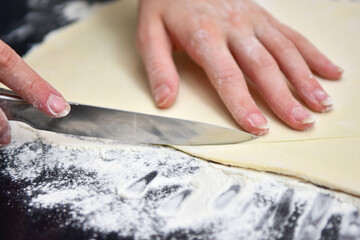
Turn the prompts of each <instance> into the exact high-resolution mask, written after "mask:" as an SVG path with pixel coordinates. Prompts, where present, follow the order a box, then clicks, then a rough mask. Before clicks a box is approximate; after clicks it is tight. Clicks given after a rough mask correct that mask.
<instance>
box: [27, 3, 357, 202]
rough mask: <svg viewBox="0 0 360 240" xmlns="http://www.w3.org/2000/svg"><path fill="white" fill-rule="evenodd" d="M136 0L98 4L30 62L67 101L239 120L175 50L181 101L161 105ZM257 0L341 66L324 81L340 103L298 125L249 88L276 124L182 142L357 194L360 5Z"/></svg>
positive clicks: (195, 151) (207, 154)
mask: <svg viewBox="0 0 360 240" xmlns="http://www.w3.org/2000/svg"><path fill="white" fill-rule="evenodd" d="M136 2H137V1H134V0H124V1H116V2H114V3H111V4H109V5H106V6H103V7H100V8H99V9H97V10H96V11H95V12H94V13H93V14H92V15H91V16H90V17H88V18H87V19H85V20H83V21H80V22H78V23H75V24H73V25H71V26H69V27H66V28H64V29H62V30H60V31H58V32H56V33H55V34H52V35H51V36H49V37H48V38H47V39H46V40H45V41H44V42H43V43H42V44H41V45H39V46H38V47H36V48H35V49H34V50H33V51H31V52H30V53H29V54H28V55H27V56H26V61H27V62H28V63H29V64H30V65H31V66H32V67H33V68H34V69H36V71H38V72H39V73H40V74H41V75H42V76H43V77H44V78H45V79H47V80H48V81H49V82H50V83H52V84H53V85H54V86H55V87H56V88H57V89H58V90H59V91H60V92H62V93H63V95H64V96H65V97H66V98H67V100H69V101H73V102H79V103H85V104H92V105H98V106H105V107H112V108H118V109H124V110H131V111H138V112H144V113H150V114H158V115H163V116H170V117H178V118H184V119H190V120H197V121H203V122H208V123H213V124H218V125H222V126H227V127H233V128H237V127H238V126H237V125H236V123H235V122H234V121H233V119H232V118H231V116H230V114H229V113H228V112H227V110H226V109H225V107H224V105H223V104H222V102H221V100H220V99H219V97H218V96H217V93H216V92H215V91H214V89H213V88H212V86H211V85H210V83H209V81H208V80H207V78H206V76H205V74H204V72H203V71H202V70H201V69H200V68H199V67H197V66H196V65H195V64H194V63H193V62H192V61H191V60H190V59H189V58H188V57H186V55H185V54H176V55H175V56H174V57H175V59H176V62H177V66H178V71H179V74H180V76H181V87H180V92H179V97H178V99H177V101H176V103H175V105H174V106H173V107H172V108H171V109H168V110H159V109H157V108H156V107H155V105H154V103H153V100H152V98H151V96H150V90H149V86H148V83H147V79H146V75H145V72H144V69H143V66H142V63H141V60H140V57H139V55H138V53H137V50H136V46H135V31H136ZM259 2H260V4H263V5H264V6H265V7H266V8H267V9H268V10H269V11H270V12H272V13H273V14H274V15H275V16H277V17H278V18H279V19H280V20H281V21H283V22H285V23H287V24H288V25H290V26H292V27H294V28H295V29H298V30H299V31H300V32H302V33H303V34H304V35H305V36H307V37H308V38H310V39H311V41H312V42H314V43H315V45H317V46H318V47H319V48H320V49H321V50H322V51H323V52H324V53H326V54H327V55H328V56H329V57H330V58H331V59H333V60H334V61H335V62H336V63H337V64H339V65H340V66H343V68H344V69H345V73H344V76H343V79H342V80H341V81H338V82H336V81H327V80H323V79H320V82H321V84H322V85H323V87H324V88H325V89H326V90H327V91H328V92H329V94H330V95H331V96H333V98H334V99H335V109H334V110H333V111H332V112H331V113H326V114H316V113H314V115H315V117H316V119H317V124H316V127H315V128H314V129H313V130H311V131H308V132H298V131H294V130H291V129H289V128H288V127H287V126H285V125H284V124H283V123H281V122H280V121H279V120H278V119H277V118H276V117H275V116H274V115H273V114H272V113H271V111H270V110H269V109H268V108H267V106H266V105H265V104H264V102H263V100H262V99H261V98H260V97H259V96H258V95H257V94H256V91H252V93H253V95H254V97H255V98H256V101H257V103H258V105H259V106H260V107H261V109H262V110H263V111H264V113H265V114H266V116H267V118H268V120H269V122H270V124H271V133H270V134H268V135H267V136H264V137H260V138H258V139H257V140H255V141H251V142H247V143H242V144H236V145H226V146H203V147H176V148H178V149H179V150H182V151H185V152H187V153H189V154H192V155H195V156H198V157H201V158H204V159H207V160H212V161H215V162H220V163H223V164H227V165H234V166H240V167H246V168H253V169H258V170H264V171H272V172H278V173H282V174H287V175H291V176H295V177H299V178H302V179H306V180H308V181H311V182H313V183H315V184H319V185H323V186H326V187H330V188H333V189H337V190H342V191H345V192H348V193H351V194H354V195H358V196H360V174H359V171H360V127H359V126H360V101H359V100H358V95H359V92H360V68H359V66H360V44H359V42H360V3H359V2H350V1H345V0H344V1H328V0H317V1H313V0H303V1H297V0H286V1H285V0H261V1H259ZM219 64H221V63H219ZM190 106H191V107H190Z"/></svg>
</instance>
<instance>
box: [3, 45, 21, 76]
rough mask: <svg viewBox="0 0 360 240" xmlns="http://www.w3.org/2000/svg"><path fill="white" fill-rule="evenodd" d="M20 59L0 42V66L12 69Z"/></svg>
mask: <svg viewBox="0 0 360 240" xmlns="http://www.w3.org/2000/svg"><path fill="white" fill-rule="evenodd" d="M19 61H20V57H19V56H18V55H17V54H16V53H15V52H14V51H13V50H12V49H11V48H10V47H9V46H7V45H6V44H4V43H2V42H0V67H1V68H3V69H5V70H8V69H12V68H13V67H14V66H16V64H17V63H18V62H19Z"/></svg>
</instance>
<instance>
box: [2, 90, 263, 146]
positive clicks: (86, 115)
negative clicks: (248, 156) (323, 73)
mask: <svg viewBox="0 0 360 240" xmlns="http://www.w3.org/2000/svg"><path fill="white" fill-rule="evenodd" d="M70 106H71V111H70V113H69V114H68V115H67V116H65V117H62V118H52V117H50V116H47V115H45V114H44V113H42V112H41V111H39V110H38V109H36V108H35V107H33V106H32V105H30V104H28V103H26V102H25V101H24V100H22V99H21V98H20V97H19V96H18V95H16V94H15V93H14V92H12V91H10V90H6V89H0V107H1V109H2V110H3V111H4V113H5V114H6V116H7V118H8V119H9V120H13V121H20V122H23V123H26V124H28V125H29V126H31V127H33V128H35V129H39V130H45V131H51V132H57V133H63V134H70V135H77V136H85V137H94V138H104V139H113V140H118V141H120V142H126V143H144V144H157V145H217V144H235V143H241V142H244V141H249V140H252V139H254V138H256V136H254V135H252V134H249V133H246V132H243V131H240V130H235V129H230V128H225V127H220V126H216V125H212V124H207V123H201V122H196V121H189V120H182V119H176V118H168V117H162V116H155V115H149V114H143V113H136V112H129V111H122V110H117V109H110V108H102V107H96V106H90V105H83V104H77V103H70Z"/></svg>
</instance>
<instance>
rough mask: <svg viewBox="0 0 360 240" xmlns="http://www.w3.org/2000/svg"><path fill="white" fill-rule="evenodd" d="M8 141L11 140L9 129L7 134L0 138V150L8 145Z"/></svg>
mask: <svg viewBox="0 0 360 240" xmlns="http://www.w3.org/2000/svg"><path fill="white" fill-rule="evenodd" d="M10 140H11V129H9V130H7V132H6V133H5V134H4V135H3V136H2V137H1V138H0V148H3V147H6V146H7V145H9V143H10Z"/></svg>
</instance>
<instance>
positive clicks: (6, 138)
mask: <svg viewBox="0 0 360 240" xmlns="http://www.w3.org/2000/svg"><path fill="white" fill-rule="evenodd" d="M10 140H11V128H10V125H9V122H8V119H7V118H6V116H5V113H4V112H3V111H1V109H0V147H5V146H6V145H8V144H9V143H10Z"/></svg>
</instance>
